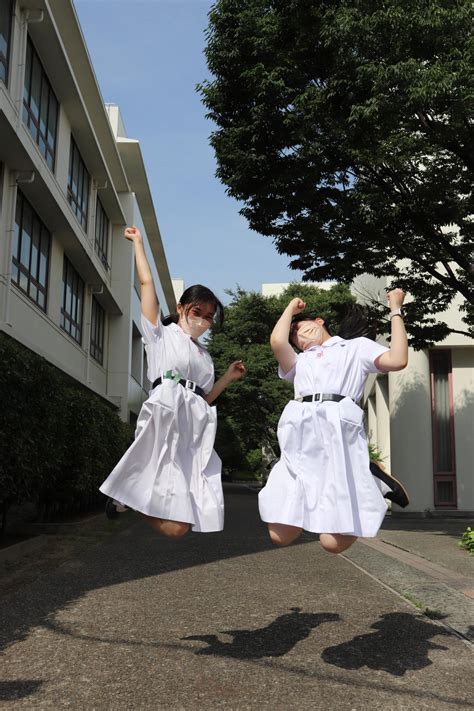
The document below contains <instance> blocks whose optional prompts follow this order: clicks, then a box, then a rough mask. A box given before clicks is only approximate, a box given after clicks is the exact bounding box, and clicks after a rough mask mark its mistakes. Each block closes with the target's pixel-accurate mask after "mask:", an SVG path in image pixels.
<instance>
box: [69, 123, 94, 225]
mask: <svg viewBox="0 0 474 711" xmlns="http://www.w3.org/2000/svg"><path fill="white" fill-rule="evenodd" d="M89 187H90V176H89V173H88V172H87V169H86V166H85V165H84V161H83V160H82V157H81V154H80V153H79V150H78V148H77V146H76V143H75V141H74V139H73V138H72V137H71V153H70V156H69V180H68V186H67V199H68V201H69V204H70V205H71V207H72V209H73V211H74V214H75V215H76V217H77V219H78V220H79V223H80V224H81V225H82V227H83V229H84V230H87V212H88V209H89Z"/></svg>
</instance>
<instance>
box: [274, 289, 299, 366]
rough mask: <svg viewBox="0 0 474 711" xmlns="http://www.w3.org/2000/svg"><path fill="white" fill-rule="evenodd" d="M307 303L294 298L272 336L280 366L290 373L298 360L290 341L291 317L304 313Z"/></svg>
mask: <svg viewBox="0 0 474 711" xmlns="http://www.w3.org/2000/svg"><path fill="white" fill-rule="evenodd" d="M305 308H306V304H305V303H304V301H302V300H301V299H298V298H296V299H292V301H290V303H289V304H288V306H287V307H286V309H285V310H284V311H283V313H282V315H281V316H280V318H279V319H278V321H277V322H276V324H275V328H274V329H273V331H272V335H271V336H270V345H271V347H272V351H273V353H274V355H275V358H276V359H277V361H278V364H279V366H280V368H281V369H282V370H283V372H284V373H288V372H289V371H290V370H291V369H292V367H293V366H294V364H295V362H296V353H295V351H294V350H293V348H292V347H291V345H290V344H289V342H288V336H289V335H290V328H291V319H292V318H293V316H296V314H299V313H302V312H303V311H304V310H305Z"/></svg>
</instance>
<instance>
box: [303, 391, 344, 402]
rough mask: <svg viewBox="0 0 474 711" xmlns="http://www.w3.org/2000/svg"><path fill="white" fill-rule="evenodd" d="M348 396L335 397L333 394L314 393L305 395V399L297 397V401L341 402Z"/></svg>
mask: <svg viewBox="0 0 474 711" xmlns="http://www.w3.org/2000/svg"><path fill="white" fill-rule="evenodd" d="M345 397H347V395H333V394H331V393H313V395H304V396H303V397H296V398H295V400H298V402H326V401H330V402H341V400H344V398H345Z"/></svg>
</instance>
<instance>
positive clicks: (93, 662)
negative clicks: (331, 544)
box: [0, 487, 474, 710]
mask: <svg viewBox="0 0 474 711" xmlns="http://www.w3.org/2000/svg"><path fill="white" fill-rule="evenodd" d="M124 515H125V516H127V517H129V521H130V526H129V527H128V528H126V529H125V530H124V529H123V526H121V527H117V532H116V535H108V536H106V537H105V536H104V538H103V539H101V540H99V541H98V542H97V543H96V545H94V546H90V547H88V548H87V549H86V550H83V551H81V552H79V553H78V554H77V555H75V556H73V557H71V559H70V560H68V561H67V562H66V563H64V564H63V565H61V566H60V567H57V568H56V569H54V570H50V571H48V572H47V573H44V574H42V575H40V576H39V577H38V578H36V579H35V580H33V581H30V582H28V583H26V584H24V585H22V586H21V587H19V588H17V589H15V590H14V591H13V592H11V593H10V594H8V595H6V596H4V597H3V598H2V600H1V603H2V604H1V609H0V646H1V649H2V660H1V676H0V678H1V681H0V707H1V708H15V709H23V708H32V709H53V708H54V709H64V708H71V709H88V710H93V709H114V710H115V709H197V708H202V709H220V708H228V709H239V710H240V709H261V708H272V709H293V708H294V709H362V708H365V709H367V708H369V709H378V708H383V709H411V708H413V709H428V708H429V709H445V708H446V709H449V708H451V709H454V708H457V709H471V708H473V709H474V701H473V700H474V694H473V691H474V682H473V678H474V674H473V668H474V665H473V656H472V651H471V649H470V648H469V645H468V644H467V643H466V642H465V641H463V640H461V639H459V638H458V637H457V636H456V635H454V634H452V633H451V632H450V631H449V630H448V629H446V627H444V626H443V625H442V624H440V623H439V622H437V621H435V620H430V619H428V618H427V617H425V616H423V615H421V614H420V613H419V612H417V611H416V610H415V609H414V608H413V607H412V606H411V605H410V604H409V603H408V602H406V601H405V600H403V599H402V598H401V597H400V596H398V595H396V594H395V593H394V592H392V591H391V590H389V589H388V588H387V587H385V586H383V585H382V584H381V583H379V582H378V581H377V580H375V579H374V578H373V577H371V576H370V575H367V574H366V573H365V572H363V571H362V570H360V569H359V568H357V567H355V566H354V565H353V564H351V562H350V561H349V560H347V559H344V558H342V557H340V556H337V557H334V556H331V555H329V554H327V553H325V552H324V551H323V550H322V549H321V548H320V546H319V543H318V542H317V538H316V536H312V535H305V536H304V537H303V538H302V539H301V540H300V542H299V543H297V544H295V545H293V546H291V547H289V548H285V549H275V548H273V547H272V546H271V544H270V543H269V540H268V536H267V533H266V529H265V526H264V525H263V524H262V523H261V521H260V520H259V517H258V512H257V500H256V496H255V495H254V494H253V493H251V492H249V491H246V490H242V489H239V490H238V489H233V488H232V487H229V488H228V490H227V494H226V526H225V531H224V532H223V533H219V534H189V535H188V536H187V537H186V538H184V539H183V540H181V541H179V542H171V541H168V540H165V539H163V538H160V537H158V536H157V535H156V534H155V533H154V532H153V531H152V530H151V529H150V528H149V527H148V526H147V525H146V524H145V523H144V522H142V521H141V520H140V518H139V517H138V516H137V515H135V514H133V513H127V514H124ZM111 525H113V524H111Z"/></svg>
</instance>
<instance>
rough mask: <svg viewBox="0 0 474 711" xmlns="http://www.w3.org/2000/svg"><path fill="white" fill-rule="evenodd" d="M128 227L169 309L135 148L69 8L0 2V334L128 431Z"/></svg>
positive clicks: (134, 308)
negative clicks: (137, 233) (108, 102)
mask: <svg viewBox="0 0 474 711" xmlns="http://www.w3.org/2000/svg"><path fill="white" fill-rule="evenodd" d="M127 224H136V225H138V226H139V227H140V228H141V229H142V230H143V234H144V236H145V242H146V245H145V246H146V251H147V254H148V257H149V260H150V263H151V265H152V269H153V273H154V278H155V283H156V286H157V292H158V298H159V300H160V303H161V305H162V309H163V311H164V312H165V313H167V312H168V311H169V310H171V309H173V308H174V293H173V287H172V283H171V279H170V275H169V272H168V266H167V263H166V257H165V254H164V250H163V245H162V241H161V236H160V230H159V227H158V222H157V218H156V214H155V210H154V206H153V200H152V197H151V193H150V187H149V185H148V180H147V176H146V171H145V167H144V163H143V158H142V155H141V151H140V145H139V143H138V141H135V140H132V139H129V138H128V137H127V136H126V133H125V130H124V127H123V123H122V121H121V118H120V114H119V111H118V108H117V107H116V106H107V107H105V106H104V103H103V100H102V97H101V94H100V90H99V87H98V85H97V81H96V78H95V75H94V70H93V67H92V65H91V61H90V57H89V54H88V51H87V47H86V45H85V42H84V38H83V35H82V32H81V29H80V25H79V22H78V19H77V15H76V12H75V9H74V5H73V3H72V2H71V0H35V2H32V1H31V0H21V2H20V1H19V0H1V2H0V233H1V236H2V239H1V241H0V267H1V268H0V329H1V330H2V331H4V332H5V333H7V334H8V335H9V336H11V337H13V338H14V339H16V340H18V341H20V342H21V343H22V344H24V345H25V346H27V347H28V348H30V349H31V350H33V351H35V352H36V353H38V354H40V355H41V356H43V357H44V358H46V359H47V360H48V361H50V362H51V363H53V364H54V365H55V366H57V367H58V368H60V369H62V370H63V371H65V372H66V373H68V374H69V375H70V376H72V377H73V378H75V379H76V380H77V381H78V382H80V383H82V384H84V385H86V386H87V387H89V388H90V389H91V390H92V391H94V392H95V393H97V394H99V395H100V396H102V397H104V398H106V399H107V400H109V401H110V402H112V403H113V404H114V405H115V406H116V407H117V408H118V410H119V412H120V415H121V417H122V418H123V419H124V420H127V419H129V420H131V421H134V419H135V418H136V415H137V414H138V411H139V408H140V405H141V403H142V401H143V399H144V398H145V397H146V389H147V386H148V383H147V382H146V377H145V374H144V349H143V343H142V340H141V334H140V303H139V295H138V292H137V290H136V277H135V269H134V259H133V248H132V245H131V244H130V243H129V242H127V241H126V240H125V239H124V238H123V236H122V235H123V229H124V226H125V225H127Z"/></svg>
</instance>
